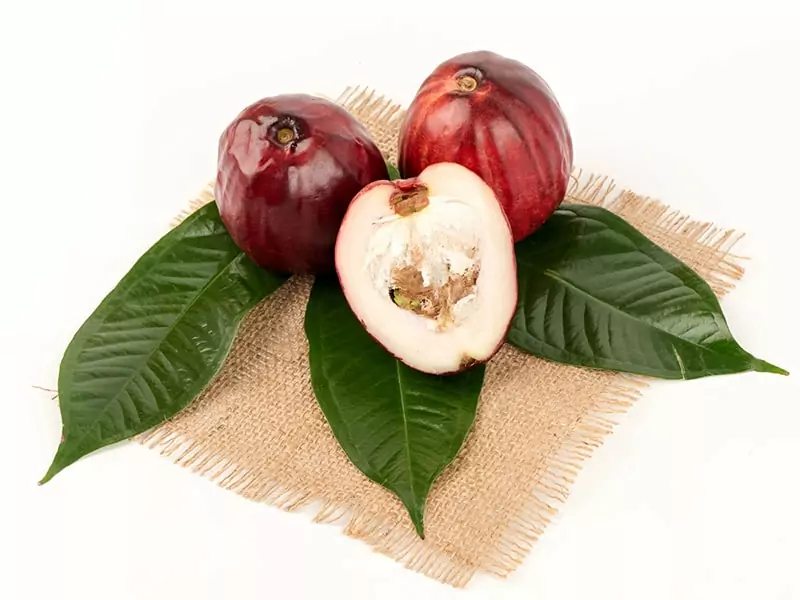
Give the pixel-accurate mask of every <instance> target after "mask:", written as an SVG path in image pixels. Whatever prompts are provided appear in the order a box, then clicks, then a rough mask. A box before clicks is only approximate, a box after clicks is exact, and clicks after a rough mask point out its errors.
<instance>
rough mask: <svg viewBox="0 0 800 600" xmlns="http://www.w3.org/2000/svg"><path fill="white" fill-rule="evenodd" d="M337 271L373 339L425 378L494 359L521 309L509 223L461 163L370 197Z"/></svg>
mask: <svg viewBox="0 0 800 600" xmlns="http://www.w3.org/2000/svg"><path fill="white" fill-rule="evenodd" d="M336 265H337V270H338V272H339V278H340V280H341V282H342V287H343V290H344V292H345V295H346V297H347V298H348V302H350V305H351V308H353V310H354V312H355V313H356V315H358V316H359V318H360V319H361V321H362V322H363V323H364V325H365V327H366V328H367V331H369V332H370V333H371V334H372V335H373V337H375V338H376V339H377V340H378V342H380V343H381V344H383V345H384V346H385V347H386V348H387V349H388V350H389V351H390V352H392V353H393V354H394V355H395V356H397V357H398V358H399V359H400V360H403V361H404V362H406V363H407V364H409V365H410V366H412V367H414V368H417V369H419V370H422V371H426V372H433V373H447V372H454V371H458V370H460V369H463V368H466V367H467V366H469V365H472V364H474V363H475V362H482V361H485V360H487V359H488V358H489V357H490V356H491V355H493V354H494V352H495V351H496V350H497V348H498V347H499V345H500V344H501V343H502V340H503V337H504V335H505V332H506V330H507V328H508V323H509V321H510V318H511V315H512V314H513V311H514V307H515V305H516V278H515V269H516V263H515V260H514V253H513V243H512V236H511V232H510V227H509V225H508V221H507V220H506V218H505V214H504V213H503V211H502V208H501V207H500V205H499V203H498V202H497V200H496V199H495V197H494V194H493V193H492V192H491V190H490V189H489V188H488V186H486V184H485V183H484V182H483V181H482V180H481V179H480V178H479V177H478V176H477V175H475V174H474V173H472V172H471V171H469V170H468V169H466V168H464V167H462V166H460V165H456V164H452V163H446V164H440V165H434V166H432V167H430V168H429V169H428V170H426V172H425V173H423V174H421V175H420V177H418V178H415V179H411V180H403V181H395V182H382V183H379V184H373V185H372V186H368V187H367V188H366V189H365V190H363V191H362V192H361V193H360V194H359V195H358V196H357V197H356V199H355V200H354V201H353V202H352V203H351V205H350V208H349V209H348V213H347V216H346V217H345V220H344V222H343V224H342V228H341V229H340V231H339V236H338V238H337V247H336Z"/></svg>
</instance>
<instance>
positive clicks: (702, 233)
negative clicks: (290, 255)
mask: <svg viewBox="0 0 800 600" xmlns="http://www.w3.org/2000/svg"><path fill="white" fill-rule="evenodd" d="M337 101H338V102H339V103H340V104H342V105H343V106H344V107H346V108H347V109H348V110H349V111H350V112H351V113H352V114H353V115H355V116H356V117H357V118H358V119H359V120H361V121H362V122H363V123H364V124H365V125H366V126H367V127H368V128H369V130H370V131H371V133H372V135H373V136H374V139H375V141H376V143H378V145H379V146H380V148H381V150H382V151H383V152H384V154H385V156H386V158H387V159H389V160H391V161H394V160H395V159H396V148H397V131H398V127H399V124H400V121H401V120H402V118H403V115H404V111H403V109H402V107H401V106H398V105H396V104H394V103H392V102H391V101H390V100H388V99H385V98H383V97H381V96H378V95H377V94H376V93H375V92H370V91H369V90H366V89H363V88H352V89H351V88H348V89H347V90H346V91H345V92H344V93H343V94H342V95H341V96H340V97H339V98H338V100H337ZM211 189H212V188H210V187H209V188H208V189H207V190H205V191H204V192H203V193H202V194H201V196H200V197H198V198H197V199H196V200H195V201H193V202H192V203H191V205H190V208H189V211H191V210H195V209H196V208H198V207H199V206H201V205H203V204H204V203H206V202H210V201H213V197H212V192H211ZM614 189H615V186H614V183H613V182H612V181H611V180H609V179H608V178H605V177H597V176H583V175H582V174H581V173H579V172H576V173H575V174H574V175H573V178H572V182H571V186H570V189H569V192H568V196H567V200H566V201H567V202H579V203H587V204H594V205H602V206H605V207H607V208H608V209H610V210H612V211H614V212H615V213H617V214H619V215H621V216H622V217H624V218H625V219H627V220H628V221H629V222H630V223H631V224H633V225H634V226H635V227H637V228H638V229H639V230H640V231H642V232H643V233H644V234H645V235H647V236H649V237H650V238H651V239H652V240H653V241H655V242H656V243H658V244H660V245H661V246H662V247H664V248H665V249H666V250H668V251H670V252H672V253H673V254H675V255H676V256H677V257H679V258H680V259H682V260H683V261H685V262H686V263H688V264H689V265H690V266H691V267H692V268H694V269H695V270H696V271H697V272H698V273H699V274H700V275H701V276H702V277H704V278H705V279H706V280H707V281H708V282H709V283H710V285H711V286H712V288H713V289H714V290H715V292H716V293H717V294H719V295H722V294H724V293H725V292H726V291H728V290H729V289H730V288H731V287H732V285H733V283H734V282H735V281H736V280H737V279H738V278H740V277H741V275H742V269H741V267H740V265H739V264H738V262H739V258H738V257H736V256H733V255H732V254H731V253H730V251H731V248H732V247H733V245H734V244H735V242H736V240H737V238H738V236H737V235H735V234H734V233H733V232H731V231H723V230H719V229H716V228H714V227H713V226H712V225H710V224H708V223H699V222H695V221H692V220H691V219H690V218H688V217H687V216H684V215H681V214H679V213H677V212H675V211H672V210H670V209H669V207H667V206H665V205H663V204H661V203H660V202H657V201H655V200H651V199H648V198H645V197H642V196H639V195H637V194H635V193H633V192H631V191H626V190H621V191H619V192H615V191H614ZM183 216H185V215H183ZM180 218H181V217H179V219H180ZM310 284H311V279H310V278H308V277H295V278H292V279H290V280H289V281H288V282H287V283H286V284H285V285H284V286H283V287H282V288H281V289H280V290H279V291H278V292H276V293H275V294H274V295H272V296H271V297H270V298H267V299H266V300H264V301H263V302H262V303H261V304H260V305H259V306H257V307H256V308H255V309H254V310H253V311H252V312H251V313H250V314H249V315H248V316H247V317H246V319H245V321H244V322H243V324H242V327H241V329H240V332H239V334H238V337H237V339H236V341H235V343H234V347H233V349H232V351H231V354H230V355H229V357H228V359H227V361H226V362H225V364H224V366H223V368H222V369H221V371H220V373H219V374H218V376H217V377H216V378H215V379H214V381H213V382H212V383H211V385H210V386H209V387H208V388H207V389H206V391H205V392H204V393H203V394H202V395H201V396H200V397H199V398H198V399H197V400H196V401H195V402H194V403H193V404H191V405H190V406H189V407H188V408H187V409H186V410H184V411H183V412H181V413H180V414H179V415H177V416H176V417H175V418H173V419H172V420H170V421H169V422H167V423H165V424H163V425H161V426H160V427H158V428H156V429H155V430H153V431H151V432H149V433H148V434H146V435H144V436H142V437H141V438H140V441H141V442H142V443H145V444H147V445H148V446H149V447H151V448H153V449H155V450H156V451H158V452H160V453H162V454H163V455H166V456H169V457H171V458H173V459H174V460H175V461H176V462H177V463H178V464H180V465H182V466H184V467H187V468H190V469H192V470H193V471H195V472H197V473H200V474H202V475H204V476H206V477H208V478H210V479H212V480H213V481H216V482H217V483H218V484H219V485H221V486H223V487H225V488H227V489H229V490H232V491H234V492H236V493H237V494H240V495H242V496H243V497H245V498H248V499H251V500H254V501H258V502H264V503H268V504H271V505H273V506H277V507H280V508H283V509H286V510H296V509H298V508H300V507H305V506H308V505H315V506H316V507H317V510H316V512H315V515H316V517H315V520H316V521H318V522H320V523H333V522H340V523H342V524H343V525H344V527H343V530H344V532H345V533H346V534H347V535H349V536H352V537H355V538H358V539H361V540H363V541H364V542H366V543H367V544H369V545H370V546H372V547H373V548H374V549H375V550H377V551H378V552H381V553H383V554H385V555H387V556H389V557H391V558H393V559H396V560H398V561H401V562H402V563H403V564H405V565H406V566H407V567H408V568H410V569H413V570H416V571H419V572H421V573H424V574H425V575H427V576H429V577H432V578H435V579H437V580H439V581H442V582H445V583H448V584H450V585H453V586H456V587H463V586H465V585H467V583H468V582H469V581H470V579H471V578H472V576H473V575H474V574H475V573H476V572H478V571H484V572H489V573H492V574H495V575H498V576H501V577H503V576H507V575H509V574H510V573H511V572H512V571H514V569H516V568H517V567H518V566H519V565H520V563H521V562H522V561H523V559H524V558H525V556H526V554H527V553H528V551H529V550H530V548H531V547H532V545H533V544H534V543H535V541H536V540H537V538H538V537H539V536H540V535H541V534H542V533H543V532H544V530H545V528H546V526H547V524H548V523H549V522H550V520H551V519H552V518H553V516H554V515H555V514H556V511H557V509H558V508H559V506H560V505H561V504H562V503H563V502H564V501H565V500H566V498H567V494H568V492H569V487H570V484H571V483H572V482H573V478H574V477H575V476H576V474H577V472H578V470H579V468H580V466H581V463H582V462H583V461H584V460H586V459H587V458H589V457H590V456H591V454H592V452H593V451H594V449H595V448H597V447H598V446H599V445H600V444H601V443H602V441H603V438H604V436H606V435H608V434H609V433H611V431H612V428H613V426H614V425H615V416H616V417H618V416H619V415H620V414H621V413H624V412H625V410H626V409H627V408H628V407H629V406H630V405H631V403H632V402H634V401H635V400H636V399H637V398H638V397H639V395H640V393H641V392H642V390H643V388H645V387H646V386H647V381H646V380H644V379H641V378H636V377H631V376H626V375H621V374H615V373H609V372H601V371H595V370H588V369H582V368H577V367H571V366H566V365H561V364H556V363H552V362H547V361H544V360H540V359H537V358H534V357H531V356H528V355H526V354H524V353H522V352H520V351H518V350H515V349H514V348H511V347H510V346H508V345H506V346H505V347H503V348H502V349H501V351H500V352H499V353H498V354H497V355H496V356H495V358H494V359H492V361H491V362H490V364H489V366H488V369H487V374H486V382H485V387H484V389H483V392H482V395H481V397H480V402H479V407H478V414H477V418H476V421H475V424H474V427H473V429H472V431H471V432H470V434H469V435H468V437H467V440H466V442H465V444H464V446H463V448H462V449H461V452H460V453H459V455H458V457H457V458H456V460H455V461H454V462H453V463H452V464H451V465H450V466H449V467H448V468H447V469H446V470H445V471H444V473H443V474H442V475H441V476H440V477H439V479H438V480H437V481H436V483H435V484H434V486H433V489H432V490H431V493H430V496H429V499H428V504H427V509H426V514H425V524H426V537H425V540H424V541H423V540H421V539H420V538H419V537H417V535H416V534H415V532H414V528H413V526H412V524H411V521H410V520H409V518H408V515H407V513H406V510H405V509H404V508H403V506H402V504H401V503H400V501H399V500H397V499H396V498H395V497H394V496H393V495H392V494H391V493H390V492H388V491H386V490H385V489H383V488H382V487H380V486H379V485H377V484H375V483H373V482H371V481H369V480H368V479H367V478H366V477H365V476H364V475H362V474H361V472H360V471H358V470H357V469H356V468H355V467H354V466H353V465H352V464H351V463H350V462H349V461H348V459H347V457H346V456H345V453H344V452H343V451H342V450H341V448H340V447H339V445H338V443H337V442H336V439H335V438H334V436H333V434H332V433H331V429H330V427H329V426H328V424H327V422H326V420H325V417H324V416H323V414H322V411H321V410H320V408H319V406H318V405H317V402H316V400H315V398H314V394H313V392H312V388H311V381H310V377H309V365H308V348H307V342H306V339H305V335H304V331H303V318H304V312H305V306H306V301H307V298H308V294H309V291H310Z"/></svg>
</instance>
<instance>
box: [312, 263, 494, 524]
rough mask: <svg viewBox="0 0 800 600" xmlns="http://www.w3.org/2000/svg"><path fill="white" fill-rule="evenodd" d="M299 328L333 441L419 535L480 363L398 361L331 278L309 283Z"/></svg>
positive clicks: (479, 376)
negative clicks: (422, 365)
mask: <svg viewBox="0 0 800 600" xmlns="http://www.w3.org/2000/svg"><path fill="white" fill-rule="evenodd" d="M305 330H306V336H307V337H308V342H309V352H310V362H311V383H312V386H313V388H314V393H315V394H316V397H317V401H318V402H319V405H320V407H321V408H322V412H323V413H324V414H325V417H326V418H327V420H328V423H329V424H330V426H331V429H332V430H333V433H334V435H335V436H336V438H337V440H338V441H339V444H340V445H341V447H342V449H343V450H344V451H345V453H346V454H347V456H348V457H349V458H350V460H351V461H352V462H353V464H354V465H355V466H356V467H357V468H358V469H360V470H361V471H362V472H363V473H364V474H365V475H366V476H367V477H369V478H370V479H371V480H372V481H374V482H376V483H378V484H380V485H382V486H384V487H386V488H387V489H389V490H391V491H392V492H394V493H395V494H396V495H397V496H398V497H399V498H400V500H402V502H403V504H405V506H406V509H407V510H408V513H409V515H410V516H411V520H412V522H413V523H414V526H415V528H416V530H417V533H418V534H419V536H420V537H424V530H423V513H424V509H425V500H426V498H427V496H428V492H429V490H430V488H431V485H432V484H433V482H434V480H435V479H436V477H437V476H438V475H439V474H440V473H441V472H442V470H443V469H444V468H445V467H446V466H447V465H448V464H449V463H450V462H451V461H452V460H453V458H455V456H456V454H457V453H458V450H459V449H460V448H461V445H462V443H463V442H464V439H465V438H466V436H467V433H468V432H469V430H470V427H471V426H472V423H473V421H474V419H475V409H476V407H477V404H478V396H479V395H480V391H481V386H482V385H483V378H484V373H485V367H484V366H483V365H479V366H475V367H473V368H471V369H469V370H467V371H464V372H462V373H459V374H457V375H447V376H435V375H427V374H425V373H421V372H420V371H416V370H414V369H411V368H409V367H407V366H405V365H404V364H403V363H401V362H400V361H398V360H397V359H395V358H394V357H393V356H391V355H390V354H389V353H388V352H386V350H384V349H383V347H381V346H380V345H379V344H378V343H377V342H375V341H374V340H373V339H372V338H371V337H370V335H369V334H368V333H367V332H366V330H365V329H364V327H363V326H362V324H361V323H360V322H359V321H358V319H357V318H356V317H355V316H354V315H353V313H352V312H351V310H350V307H349V305H348V304H347V301H346V299H345V297H344V295H343V293H342V291H341V288H340V287H339V284H338V282H337V281H336V280H335V278H334V279H330V278H327V279H323V278H317V279H316V281H315V282H314V286H313V288H312V291H311V297H310V299H309V302H308V306H307V308H306V317H305Z"/></svg>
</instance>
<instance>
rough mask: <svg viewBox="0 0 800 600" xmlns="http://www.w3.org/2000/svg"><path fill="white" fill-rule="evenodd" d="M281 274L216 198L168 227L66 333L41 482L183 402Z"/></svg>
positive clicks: (151, 423) (217, 366)
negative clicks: (247, 249)
mask: <svg viewBox="0 0 800 600" xmlns="http://www.w3.org/2000/svg"><path fill="white" fill-rule="evenodd" d="M284 281H285V278H284V277H280V276H276V275H273V274H271V273H269V272H267V271H265V270H263V269H261V268H259V267H257V266H256V265H255V264H254V263H253V262H251V261H250V259H248V258H247V257H246V256H245V255H244V254H243V253H242V252H241V251H240V250H239V249H238V248H237V247H236V245H235V244H234V242H233V240H232V239H231V237H230V236H229V235H228V232H227V230H226V229H225V226H224V225H223V223H222V221H221V220H220V217H219V212H218V210H217V206H216V204H215V203H214V202H211V203H209V204H207V205H205V206H204V207H203V208H201V209H199V210H197V211H196V212H194V213H193V214H192V215H190V216H189V217H188V218H187V219H186V220H185V221H183V222H182V223H181V224H180V225H178V226H177V227H176V228H174V229H173V230H171V231H170V232H169V233H167V234H166V235H165V236H164V237H163V238H161V239H160V240H159V241H158V242H157V243H156V244H155V245H153V246H152V247H151V248H150V249H149V250H148V251H147V252H146V253H145V254H144V255H143V256H142V257H141V258H140V259H139V260H138V261H137V262H136V264H135V265H134V266H133V267H132V268H131V270H130V271H129V272H128V273H127V274H126V275H125V276H124V277H123V279H122V280H121V281H120V282H119V283H118V284H117V286H116V287H115V288H114V290H113V291H112V292H111V293H110V294H108V296H106V298H105V299H104V300H103V301H102V302H101V304H100V306H98V307H97V309H96V310H95V311H94V313H93V314H92V315H91V316H90V317H89V319H88V320H87V321H86V322H85V323H84V324H83V325H82V326H81V328H80V329H79V330H78V332H77V333H76V335H75V336H74V338H73V339H72V341H71V342H70V344H69V347H68V348H67V350H66V353H65V354H64V357H63V359H62V361H61V367H60V371H59V378H58V395H59V402H60V407H61V419H62V423H63V435H62V441H61V444H60V446H59V447H58V450H57V452H56V455H55V458H54V459H53V463H52V465H51V466H50V469H49V470H48V471H47V474H46V475H45V476H44V478H43V479H42V480H41V482H40V483H45V482H47V481H49V480H50V479H51V478H52V477H53V476H54V475H56V474H57V473H58V472H59V471H61V470H62V469H64V468H66V467H68V466H69V465H71V464H72V463H74V462H75V461H77V460H78V459H80V458H82V457H83V456H85V455H87V454H89V453H90V452H93V451H95V450H97V449H99V448H102V447H104V446H108V445H109V444H112V443H115V442H118V441H121V440H124V439H127V438H129V437H131V436H134V435H136V434H139V433H142V432H144V431H146V430H147V429H149V428H151V427H154V426H156V425H158V424H160V423H162V422H164V421H165V420H167V419H169V418H170V417H172V416H173V415H175V414H176V413H178V412H179V411H180V410H181V409H183V408H184V407H185V406H187V405H188V404H189V403H190V402H191V401H192V400H193V399H194V398H195V397H196V396H197V395H198V394H199V393H200V392H201V391H202V390H203V389H204V388H205V387H206V385H207V384H208V383H209V382H210V381H211V379H212V378H213V377H214V375H215V374H216V373H217V371H218V370H219V369H220V367H221V366H222V363H223V361H224V359H225V357H226V356H227V354H228V352H229V350H230V347H231V344H232V343H233V339H234V337H235V335H236V332H237V330H238V327H239V323H240V321H241V319H242V317H244V315H245V314H246V313H247V312H248V311H249V310H250V309H251V308H252V307H253V306H255V305H256V304H257V303H258V302H259V301H260V300H261V299H263V298H264V297H266V296H267V295H269V294H270V293H272V292H273V291H274V290H276V289H277V288H278V287H279V286H280V285H281V284H282V283H283V282H284Z"/></svg>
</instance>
